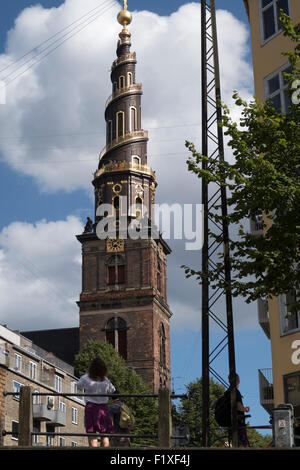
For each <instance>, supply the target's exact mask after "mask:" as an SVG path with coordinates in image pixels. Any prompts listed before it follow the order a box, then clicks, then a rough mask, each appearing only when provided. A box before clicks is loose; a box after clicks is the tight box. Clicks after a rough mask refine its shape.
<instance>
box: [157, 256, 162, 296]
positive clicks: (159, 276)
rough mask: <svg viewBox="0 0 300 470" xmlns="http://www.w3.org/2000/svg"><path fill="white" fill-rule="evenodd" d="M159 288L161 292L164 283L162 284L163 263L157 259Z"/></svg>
mask: <svg viewBox="0 0 300 470" xmlns="http://www.w3.org/2000/svg"><path fill="white" fill-rule="evenodd" d="M157 290H158V291H159V292H161V290H162V285H161V263H160V261H159V260H158V261H157Z"/></svg>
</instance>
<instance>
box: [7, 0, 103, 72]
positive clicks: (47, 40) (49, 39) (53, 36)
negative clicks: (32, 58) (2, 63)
mask: <svg viewBox="0 0 300 470" xmlns="http://www.w3.org/2000/svg"><path fill="white" fill-rule="evenodd" d="M107 1H108V0H105V1H104V2H103V3H101V5H98V6H97V7H95V8H93V9H92V10H90V11H88V12H87V13H85V14H84V15H82V16H81V17H80V18H78V19H77V20H75V21H73V23H71V24H69V25H68V26H65V27H64V28H63V29H61V30H60V31H57V32H56V33H55V34H53V35H52V36H51V37H50V38H48V39H46V40H45V41H43V42H41V43H40V44H38V45H37V46H35V47H34V48H33V49H31V50H30V51H28V52H26V53H25V54H24V55H22V56H21V57H19V58H18V59H16V60H15V61H14V62H12V63H11V64H8V65H6V67H4V68H3V69H0V73H2V72H4V71H5V70H7V69H9V68H10V67H12V66H13V65H15V64H17V63H18V62H20V61H21V60H22V59H24V58H25V57H27V56H28V55H29V54H31V53H32V52H34V51H36V50H37V49H38V48H40V47H42V46H43V45H44V44H47V42H49V41H51V40H52V39H54V38H55V37H56V36H58V35H59V34H61V33H63V32H64V31H66V30H67V29H68V28H70V27H71V26H73V25H74V24H76V23H78V22H79V21H81V20H82V19H83V18H84V17H86V16H88V15H89V14H91V13H92V12H93V11H95V10H98V9H99V8H102V6H103V5H104V3H106V2H107Z"/></svg>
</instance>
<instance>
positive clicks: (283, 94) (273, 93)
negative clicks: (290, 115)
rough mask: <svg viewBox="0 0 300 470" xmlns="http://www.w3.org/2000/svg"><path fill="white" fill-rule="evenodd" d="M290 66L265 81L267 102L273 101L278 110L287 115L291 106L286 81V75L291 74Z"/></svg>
mask: <svg viewBox="0 0 300 470" xmlns="http://www.w3.org/2000/svg"><path fill="white" fill-rule="evenodd" d="M290 71H291V68H290V66H289V65H284V66H283V67H281V68H280V69H278V70H277V71H276V72H273V73H272V74H270V75H268V76H267V77H266V78H265V80H264V86H265V100H266V101H267V100H271V101H272V103H273V106H274V108H275V109H276V110H281V111H282V112H283V113H287V112H288V109H289V106H290V104H291V99H290V97H289V95H288V83H287V82H286V80H285V79H284V75H283V74H284V73H290Z"/></svg>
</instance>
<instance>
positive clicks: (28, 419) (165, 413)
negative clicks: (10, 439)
mask: <svg viewBox="0 0 300 470" xmlns="http://www.w3.org/2000/svg"><path fill="white" fill-rule="evenodd" d="M3 395H4V396H8V395H20V404H19V430H18V433H16V432H12V431H6V430H3V431H2V435H3V436H6V435H12V434H14V435H18V445H19V446H21V447H32V437H33V436H48V437H59V436H70V437H72V436H74V437H75V436H77V437H80V436H81V437H97V438H99V437H117V438H118V437H123V438H124V437H127V438H130V439H135V438H139V439H141V438H145V439H146V438H147V439H157V440H158V445H159V447H162V448H170V447H171V440H172V439H185V440H186V439H188V436H172V416H171V400H172V399H177V398H188V395H175V394H172V395H171V394H170V391H169V390H168V389H167V388H163V389H159V391H158V394H119V395H116V394H89V395H88V396H89V397H92V396H94V397H109V398H112V397H113V398H117V397H124V398H125V397H127V398H158V434H157V435H143V434H123V433H122V434H118V433H112V434H108V433H97V434H92V433H67V432H65V433H63V432H62V433H61V432H59V433H54V432H47V433H44V432H34V431H33V411H32V410H33V400H32V398H33V396H47V397H49V396H63V397H69V396H72V397H74V396H77V397H85V396H86V394H83V393H76V394H74V393H37V392H34V393H33V391H32V387H29V386H22V387H21V389H20V392H17V393H15V392H3Z"/></svg>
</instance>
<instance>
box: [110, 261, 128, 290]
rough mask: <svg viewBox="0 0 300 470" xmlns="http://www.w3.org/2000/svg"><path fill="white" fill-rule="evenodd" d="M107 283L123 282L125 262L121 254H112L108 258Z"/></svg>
mask: <svg viewBox="0 0 300 470" xmlns="http://www.w3.org/2000/svg"><path fill="white" fill-rule="evenodd" d="M107 267H108V284H110V285H115V284H124V283H125V262H124V259H123V257H122V256H121V255H117V254H115V255H113V256H111V257H110V258H109V260H108V264H107Z"/></svg>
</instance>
